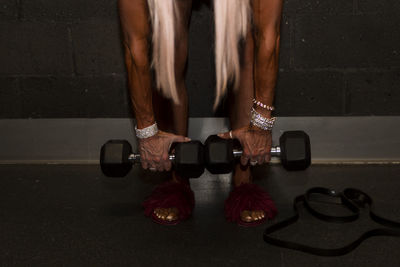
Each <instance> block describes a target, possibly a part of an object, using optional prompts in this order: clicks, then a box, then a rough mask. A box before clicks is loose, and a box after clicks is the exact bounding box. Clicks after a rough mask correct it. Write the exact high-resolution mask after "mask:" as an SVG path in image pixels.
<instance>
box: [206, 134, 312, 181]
mask: <svg viewBox="0 0 400 267" xmlns="http://www.w3.org/2000/svg"><path fill="white" fill-rule="evenodd" d="M279 144H280V146H279V147H272V148H271V157H280V159H281V163H282V165H283V166H284V167H285V169H287V170H304V169H306V168H307V167H308V166H310V164H311V146H310V137H309V136H308V135H307V134H306V133H305V132H303V131H288V132H284V133H283V134H282V136H281V137H280V138H279ZM242 153H243V152H242V151H241V148H240V144H239V142H238V141H237V140H233V139H222V138H220V137H218V136H217V135H211V136H209V137H208V138H207V140H206V142H205V144H204V156H205V162H206V168H207V170H208V171H209V172H211V173H213V174H222V173H229V172H231V171H232V170H233V167H234V163H235V158H238V157H240V156H241V155H242Z"/></svg>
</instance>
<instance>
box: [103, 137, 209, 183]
mask: <svg viewBox="0 0 400 267" xmlns="http://www.w3.org/2000/svg"><path fill="white" fill-rule="evenodd" d="M172 148H173V149H174V150H175V153H174V154H170V155H169V159H170V160H171V161H172V163H173V168H174V170H175V171H176V172H177V173H178V174H179V175H180V176H182V177H188V178H189V177H190V178H198V177H200V176H201V175H202V174H203V172H204V146H203V144H202V143H201V142H200V141H190V142H185V143H175V144H173V145H172ZM139 162H140V154H133V153H132V146H131V144H130V143H129V142H128V141H126V140H110V141H108V142H107V143H105V144H104V145H103V146H102V147H101V151H100V166H101V170H102V171H103V173H104V174H105V175H106V176H109V177H124V176H126V175H127V174H128V172H129V171H130V170H131V169H132V165H133V164H135V163H139Z"/></svg>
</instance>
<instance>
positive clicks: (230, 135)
mask: <svg viewBox="0 0 400 267" xmlns="http://www.w3.org/2000/svg"><path fill="white" fill-rule="evenodd" d="M229 137H230V138H231V139H233V135H232V130H230V131H229Z"/></svg>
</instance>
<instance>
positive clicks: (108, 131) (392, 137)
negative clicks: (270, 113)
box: [0, 116, 400, 164]
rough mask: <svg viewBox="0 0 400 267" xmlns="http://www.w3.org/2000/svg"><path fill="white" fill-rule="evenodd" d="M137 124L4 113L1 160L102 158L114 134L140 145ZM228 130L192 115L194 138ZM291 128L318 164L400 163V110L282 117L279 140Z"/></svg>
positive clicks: (64, 161) (86, 161)
mask: <svg viewBox="0 0 400 267" xmlns="http://www.w3.org/2000/svg"><path fill="white" fill-rule="evenodd" d="M133 125H134V122H133V120H131V119H79V118H78V119H73V118H72V119H2V120H0V148H1V149H0V163H2V164H14V163H21V164H35V163H44V164H75V163H76V164H98V161H99V151H100V147H101V145H102V144H103V143H105V142H106V141H107V140H109V139H127V140H128V141H130V142H131V143H132V145H133V146H134V147H136V142H135V139H134V134H133ZM226 130H228V121H227V120H226V119H224V118H191V119H190V121H189V136H190V137H191V138H192V139H200V140H202V141H204V140H205V139H206V137H207V136H208V135H210V134H214V133H218V132H222V131H226ZM288 130H304V131H305V132H307V133H308V134H309V135H310V138H311V150H312V162H313V164H316V163H324V164H326V163H328V164H329V163H361V164H363V163H379V164H384V163H400V116H379V117H378V116H371V117H279V118H278V119H277V122H276V124H275V127H274V130H273V143H274V145H277V144H278V140H279V136H280V135H281V134H282V133H283V132H284V131H288ZM272 162H273V163H277V162H279V160H277V159H273V160H272Z"/></svg>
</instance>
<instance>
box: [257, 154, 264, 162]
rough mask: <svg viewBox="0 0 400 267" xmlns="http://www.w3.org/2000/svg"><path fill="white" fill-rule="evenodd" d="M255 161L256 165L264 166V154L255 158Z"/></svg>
mask: <svg viewBox="0 0 400 267" xmlns="http://www.w3.org/2000/svg"><path fill="white" fill-rule="evenodd" d="M257 161H258V164H264V163H265V154H263V155H260V156H259V157H258V158H257Z"/></svg>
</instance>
